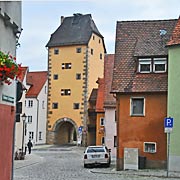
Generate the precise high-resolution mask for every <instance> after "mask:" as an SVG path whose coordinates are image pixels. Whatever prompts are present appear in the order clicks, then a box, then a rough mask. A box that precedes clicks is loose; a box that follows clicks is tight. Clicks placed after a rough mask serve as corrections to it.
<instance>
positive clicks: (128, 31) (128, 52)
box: [111, 19, 177, 93]
mask: <svg viewBox="0 0 180 180" xmlns="http://www.w3.org/2000/svg"><path fill="white" fill-rule="evenodd" d="M176 22H177V20H176V19H174V20H151V21H121V22H117V26H116V45H115V46H116V49H115V62H114V70H113V81H112V89H111V90H112V92H120V93H123V92H159V91H160V92H162V91H167V74H166V73H161V74H155V73H154V74H141V73H139V74H138V73H136V60H135V57H141V56H142V57H148V56H159V55H164V56H165V55H166V56H167V48H166V47H165V45H166V43H167V41H168V39H169V37H170V35H171V33H172V31H173V29H174V26H175V24H176Z"/></svg>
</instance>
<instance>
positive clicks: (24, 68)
mask: <svg viewBox="0 0 180 180" xmlns="http://www.w3.org/2000/svg"><path fill="white" fill-rule="evenodd" d="M27 71H28V67H25V66H24V67H21V74H20V75H19V77H18V79H19V80H20V81H21V82H23V80H24V77H25V75H26V72H27Z"/></svg>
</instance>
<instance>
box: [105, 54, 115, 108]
mask: <svg viewBox="0 0 180 180" xmlns="http://www.w3.org/2000/svg"><path fill="white" fill-rule="evenodd" d="M113 67H114V54H107V55H105V58H104V107H114V106H115V105H116V100H115V98H114V97H113V95H112V94H110V92H111V84H112V76H113Z"/></svg>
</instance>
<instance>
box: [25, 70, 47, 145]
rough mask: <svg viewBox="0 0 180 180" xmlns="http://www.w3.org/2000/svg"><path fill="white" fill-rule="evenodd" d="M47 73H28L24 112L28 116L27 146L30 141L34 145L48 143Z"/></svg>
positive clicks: (26, 128) (26, 129)
mask: <svg viewBox="0 0 180 180" xmlns="http://www.w3.org/2000/svg"><path fill="white" fill-rule="evenodd" d="M47 77H48V76H47V71H36V72H28V73H27V79H26V83H27V87H28V86H29V87H28V89H27V92H26V96H25V102H24V106H25V107H24V112H25V114H26V116H27V118H26V126H25V132H26V134H25V144H27V143H28V141H29V140H31V141H32V143H33V144H34V145H38V144H45V143H46V124H47V87H48V82H47V80H48V78H47Z"/></svg>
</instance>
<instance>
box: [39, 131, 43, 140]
mask: <svg viewBox="0 0 180 180" xmlns="http://www.w3.org/2000/svg"><path fill="white" fill-rule="evenodd" d="M41 140H42V131H39V141H41Z"/></svg>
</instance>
